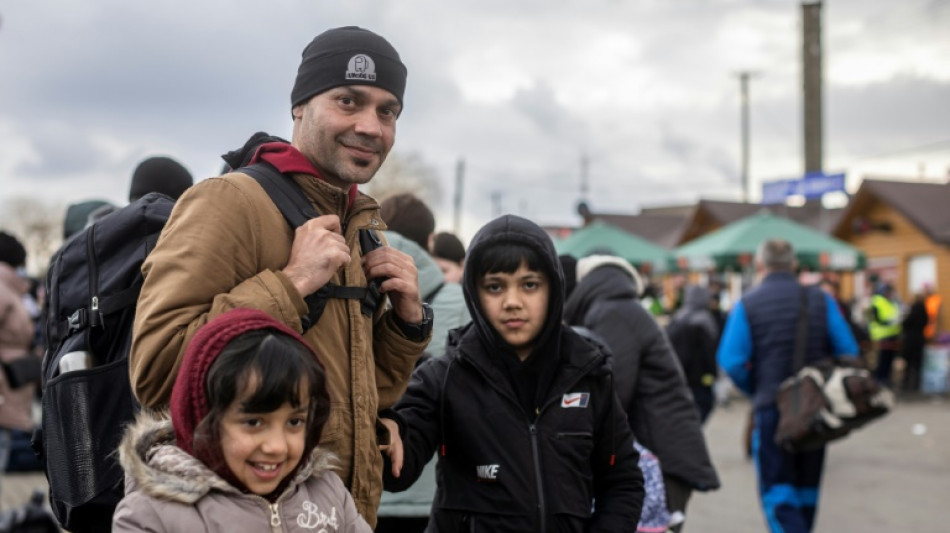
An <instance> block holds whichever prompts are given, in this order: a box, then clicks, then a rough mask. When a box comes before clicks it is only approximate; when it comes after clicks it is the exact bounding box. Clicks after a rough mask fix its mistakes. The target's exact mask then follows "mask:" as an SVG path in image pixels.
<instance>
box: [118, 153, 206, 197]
mask: <svg viewBox="0 0 950 533" xmlns="http://www.w3.org/2000/svg"><path fill="white" fill-rule="evenodd" d="M193 183H194V179H192V177H191V173H190V172H188V170H187V169H186V168H185V167H183V166H181V163H179V162H178V161H175V160H174V159H172V158H170V157H150V158H148V159H146V160H145V161H142V162H141V163H139V166H137V167H135V172H133V173H132V186H131V187H130V188H129V201H130V202H134V201H136V200H138V199H139V198H141V197H143V196H145V195H146V194H148V193H150V192H159V193H162V194H164V195H165V196H168V197H169V198H171V199H173V200H177V199H178V197H179V196H181V195H182V193H184V192H185V190H186V189H187V188H188V187H191V185H192V184H193Z"/></svg>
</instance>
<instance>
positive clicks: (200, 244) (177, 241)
mask: <svg viewBox="0 0 950 533" xmlns="http://www.w3.org/2000/svg"><path fill="white" fill-rule="evenodd" d="M294 179H295V180H296V181H297V183H298V184H300V186H301V187H303V189H304V191H305V193H306V195H307V197H308V198H309V199H310V200H311V202H312V203H314V204H315V207H316V209H317V211H318V212H319V213H321V214H324V215H326V214H336V215H338V216H340V220H341V221H342V223H343V227H344V231H345V235H344V237H345V238H346V242H347V244H348V245H349V247H350V251H351V254H352V260H351V261H350V263H349V265H347V266H346V267H344V268H343V269H341V270H340V272H338V273H337V274H336V275H335V276H334V278H333V279H332V281H333V282H334V283H337V284H339V285H347V286H366V277H365V275H364V273H363V270H362V268H361V266H360V247H359V242H358V230H359V229H360V228H373V229H385V226H384V224H383V223H382V220H381V219H380V217H379V206H378V204H377V203H376V201H375V200H373V199H372V198H370V197H369V196H366V195H363V194H360V195H358V196H357V197H356V199H355V200H354V202H353V204H352V206H350V207H349V209H347V196H346V193H345V191H343V190H340V189H338V188H336V187H333V186H331V185H329V184H327V183H325V182H323V181H319V180H317V179H315V178H313V177H311V176H308V175H305V174H299V175H295V176H294ZM292 239H293V231H292V230H291V228H290V226H289V225H288V224H287V222H286V221H285V220H284V218H283V216H282V215H281V213H280V211H279V210H278V209H277V207H276V206H275V205H274V204H273V202H271V200H270V198H269V197H268V196H267V194H266V193H265V192H264V190H263V189H262V188H261V187H260V185H258V183H257V182H256V181H254V180H253V179H252V178H250V177H248V176H245V175H243V174H236V173H232V174H227V175H225V176H222V177H219V178H211V179H208V180H204V181H202V182H200V183H198V184H196V185H195V186H193V187H191V188H190V189H189V190H188V191H186V192H185V194H184V195H183V196H182V197H181V198H180V199H179V200H178V202H177V203H176V205H175V208H174V210H173V212H172V215H171V218H170V219H169V221H168V223H167V224H166V225H165V228H164V230H163V231H162V235H161V237H160V238H159V241H158V245H157V246H156V248H155V250H154V251H152V252H151V253H150V254H149V256H148V258H147V259H146V261H145V263H144V264H143V265H142V272H143V273H144V275H145V284H144V286H143V287H142V293H141V295H140V297H139V301H138V307H137V311H136V317H135V328H134V338H133V343H132V353H131V355H130V358H129V366H130V373H131V380H132V385H133V390H134V391H135V394H136V397H137V398H138V399H139V401H140V402H141V403H142V404H143V405H144V406H146V407H150V408H157V407H164V406H167V405H168V402H169V398H170V396H171V390H172V385H173V384H174V381H175V376H176V374H177V372H178V367H179V365H180V363H181V358H182V356H183V355H184V353H185V348H186V346H187V343H188V341H189V340H190V339H191V338H192V336H193V335H194V334H195V331H196V330H197V329H198V328H199V327H200V326H202V325H203V324H205V323H206V322H208V320H210V319H211V318H213V317H215V316H217V315H220V314H221V313H223V312H225V311H227V310H229V309H233V308H236V307H250V308H255V309H260V310H262V311H264V312H267V313H269V314H270V315H271V316H273V317H275V318H277V319H278V320H281V321H283V322H284V323H285V324H287V325H289V326H290V327H292V328H295V329H297V330H298V331H300V329H301V324H300V317H301V315H305V314H306V312H307V305H306V304H305V303H304V300H303V297H302V296H301V295H300V294H299V293H298V292H297V290H296V289H295V288H294V286H293V285H292V284H291V282H290V280H289V279H287V277H286V276H285V275H284V274H283V273H281V272H280V270H281V269H282V268H284V266H286V264H287V261H288V260H289V257H290V249H291V244H292V242H293V241H292ZM383 307H384V306H382V305H381V306H380V311H379V312H377V314H376V316H375V317H372V319H371V318H370V317H367V316H365V315H363V314H362V313H361V310H360V302H359V301H357V300H340V299H331V300H329V301H328V302H327V306H326V309H325V310H324V313H323V316H322V318H321V319H320V321H319V322H318V323H317V325H316V326H314V327H313V328H311V329H310V330H309V331H307V332H306V333H305V334H304V338H305V339H306V340H307V342H309V343H311V344H312V346H313V347H314V348H315V350H316V352H317V353H318V354H319V355H320V356H321V358H322V361H323V364H324V365H325V366H326V371H327V384H328V388H329V391H330V399H331V402H332V408H331V413H330V419H329V420H328V421H327V425H326V426H325V428H324V433H323V436H322V438H321V442H322V443H323V445H324V446H326V447H327V448H329V449H330V450H331V451H332V452H333V453H334V454H336V455H337V456H338V457H339V458H340V464H341V469H340V472H341V477H342V478H343V481H344V483H346V485H347V487H348V488H349V489H350V491H351V492H352V494H353V498H354V499H355V501H356V506H357V509H358V510H359V512H360V514H362V515H363V516H364V517H366V519H367V521H368V522H369V523H370V524H371V525H375V522H376V507H377V505H378V504H379V497H380V494H381V492H382V458H381V456H380V452H379V449H378V446H377V442H376V422H377V413H378V411H379V410H380V409H384V408H388V407H390V406H392V405H393V404H394V403H395V402H396V400H397V399H399V397H400V396H401V395H402V393H403V392H404V391H405V389H406V385H407V383H408V380H409V376H410V374H411V373H412V369H413V364H414V363H415V361H416V359H417V358H418V356H419V354H420V353H421V352H422V351H423V350H424V349H425V346H426V344H427V343H428V339H426V340H425V341H423V342H413V341H411V340H409V339H407V338H406V337H405V336H404V335H403V334H402V333H401V332H400V330H399V327H398V326H397V325H396V323H395V321H394V319H393V312H392V311H391V310H390V311H383Z"/></svg>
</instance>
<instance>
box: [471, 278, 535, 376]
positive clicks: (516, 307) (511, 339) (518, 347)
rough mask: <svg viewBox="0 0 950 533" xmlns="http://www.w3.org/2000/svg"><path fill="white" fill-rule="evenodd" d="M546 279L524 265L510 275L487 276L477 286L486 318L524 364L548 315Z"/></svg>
mask: <svg viewBox="0 0 950 533" xmlns="http://www.w3.org/2000/svg"><path fill="white" fill-rule="evenodd" d="M550 290H551V288H550V284H549V282H548V277H547V276H546V275H545V274H544V273H543V272H538V271H536V270H529V269H528V265H527V264H526V263H524V262H522V263H521V265H520V266H518V270H516V271H515V272H513V273H511V274H507V273H505V272H494V273H488V274H485V275H484V276H482V279H481V280H480V281H479V285H478V299H479V301H480V302H481V306H482V311H483V312H484V313H485V318H487V319H488V322H489V323H490V324H491V325H492V327H494V328H495V331H497V332H498V334H499V335H501V337H502V338H503V339H504V340H505V342H507V343H508V345H510V346H511V347H512V348H514V350H515V353H516V354H517V355H518V358H519V359H521V360H522V361H524V360H525V359H527V358H528V356H529V355H531V348H532V347H533V343H534V339H535V338H536V337H537V336H538V334H539V333H541V330H542V329H543V328H544V322H545V320H546V319H547V316H548V296H549V293H550Z"/></svg>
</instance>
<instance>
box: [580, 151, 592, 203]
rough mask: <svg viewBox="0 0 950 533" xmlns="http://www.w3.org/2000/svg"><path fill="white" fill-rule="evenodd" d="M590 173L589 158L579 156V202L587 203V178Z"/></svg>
mask: <svg viewBox="0 0 950 533" xmlns="http://www.w3.org/2000/svg"><path fill="white" fill-rule="evenodd" d="M589 171H590V158H589V157H587V154H586V153H584V154H581V201H582V202H586V201H587V192H588V190H589V186H590V184H589V182H588V179H589V176H588V173H589Z"/></svg>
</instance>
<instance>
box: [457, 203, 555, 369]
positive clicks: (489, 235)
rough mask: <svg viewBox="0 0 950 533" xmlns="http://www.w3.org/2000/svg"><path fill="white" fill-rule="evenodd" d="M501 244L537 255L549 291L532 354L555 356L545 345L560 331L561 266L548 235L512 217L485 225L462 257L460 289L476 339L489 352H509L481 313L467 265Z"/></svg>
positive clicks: (474, 274)
mask: <svg viewBox="0 0 950 533" xmlns="http://www.w3.org/2000/svg"><path fill="white" fill-rule="evenodd" d="M501 243H516V244H521V245H523V246H526V247H528V248H530V249H532V250H534V251H535V252H537V254H538V256H539V257H540V258H541V260H542V261H543V263H544V265H543V268H544V269H545V271H546V272H545V273H546V274H547V276H548V279H549V283H550V287H551V292H550V294H549V296H548V316H547V319H546V320H545V324H544V328H543V329H542V330H541V333H540V334H539V335H538V338H537V339H536V340H535V343H534V346H535V350H536V351H537V350H538V349H542V350H543V351H545V352H549V351H550V352H551V353H558V352H557V349H556V348H557V347H556V346H554V347H552V346H549V343H551V342H557V341H558V338H559V336H558V335H557V334H556V333H557V332H558V331H559V330H560V327H561V317H562V315H563V310H564V274H563V272H562V271H561V263H560V261H558V257H557V252H556V251H555V249H554V243H553V242H552V241H551V238H550V237H549V236H548V234H547V233H545V232H544V230H543V229H541V227H539V226H538V225H537V224H535V223H534V222H531V221H530V220H527V219H524V218H521V217H519V216H516V215H504V216H501V217H499V218H496V219H495V220H492V221H491V222H489V223H488V224H485V225H484V226H483V227H482V229H480V230H479V231H478V233H476V234H475V237H473V238H472V241H471V243H470V244H469V248H468V254H467V255H466V257H465V264H466V267H465V270H464V273H463V275H462V290H463V292H464V294H465V303H466V305H468V310H469V314H470V315H471V316H472V323H473V326H474V327H475V329H476V331H477V332H478V336H479V338H480V339H481V341H482V342H483V343H484V344H485V346H486V347H490V348H492V349H493V350H496V351H505V352H512V350H511V348H510V347H508V345H507V343H505V341H504V340H503V339H502V338H501V336H500V335H499V334H498V332H497V331H495V328H494V327H492V325H491V324H490V323H489V321H488V319H487V318H486V317H485V315H484V313H483V312H482V309H481V303H480V301H479V298H478V279H477V276H478V275H477V270H478V269H477V268H474V267H472V266H470V265H476V264H478V261H480V260H481V256H482V254H483V253H484V251H485V249H486V248H488V247H489V246H494V245H497V244H501ZM512 353H513V352H512Z"/></svg>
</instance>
